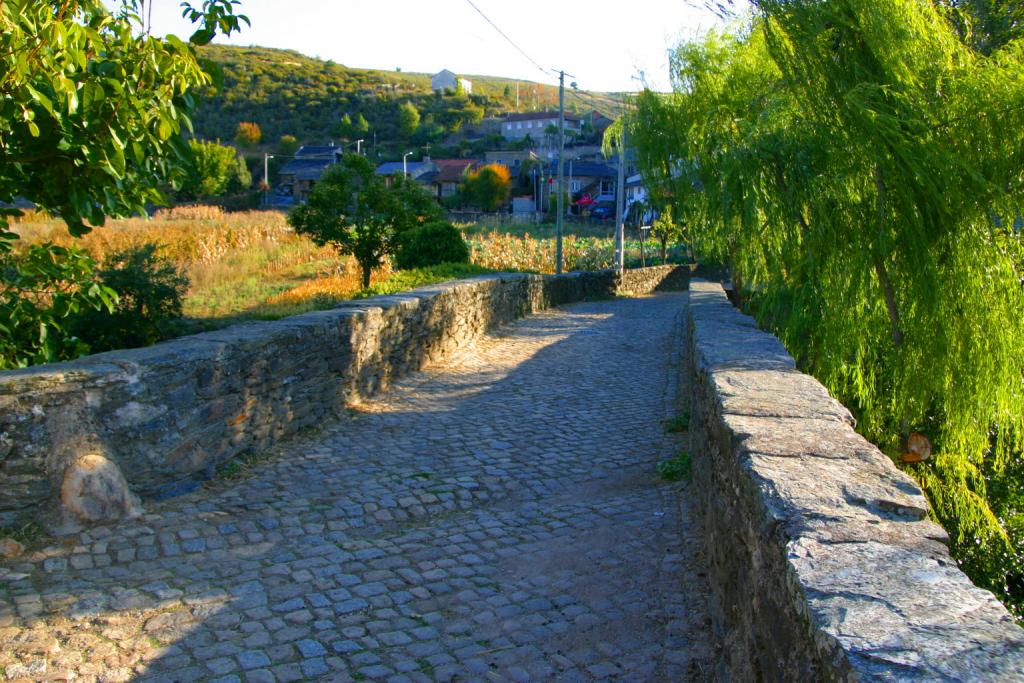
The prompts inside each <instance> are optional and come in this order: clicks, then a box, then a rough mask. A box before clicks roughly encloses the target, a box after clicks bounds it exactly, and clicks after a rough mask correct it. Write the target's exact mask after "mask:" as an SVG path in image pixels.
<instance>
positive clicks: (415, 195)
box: [389, 178, 444, 234]
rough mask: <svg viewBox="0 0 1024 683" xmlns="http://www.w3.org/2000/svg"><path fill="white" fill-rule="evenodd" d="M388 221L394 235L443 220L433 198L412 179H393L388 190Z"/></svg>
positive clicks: (440, 210)
mask: <svg viewBox="0 0 1024 683" xmlns="http://www.w3.org/2000/svg"><path fill="white" fill-rule="evenodd" d="M389 194H390V197H391V205H390V209H389V212H390V220H391V225H392V226H393V227H394V229H395V233H396V234H401V233H404V232H406V231H408V230H412V229H413V228H416V227H418V226H420V225H423V224H425V223H434V222H437V221H440V220H442V219H443V218H444V210H443V209H442V208H441V206H440V205H439V204H438V203H437V202H436V201H435V200H434V197H433V196H432V195H431V194H430V192H428V191H427V189H426V188H424V187H423V186H422V185H420V184H419V183H418V182H416V181H415V180H413V179H412V178H395V179H394V180H393V181H392V183H391V188H390V193H389Z"/></svg>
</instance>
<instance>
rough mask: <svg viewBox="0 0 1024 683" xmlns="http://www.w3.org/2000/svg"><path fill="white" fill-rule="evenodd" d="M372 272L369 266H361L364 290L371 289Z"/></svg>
mask: <svg viewBox="0 0 1024 683" xmlns="http://www.w3.org/2000/svg"><path fill="white" fill-rule="evenodd" d="M372 270H373V269H372V268H370V267H369V266H364V265H362V264H359V271H360V273H361V274H362V276H363V289H369V287H370V272H371V271H372Z"/></svg>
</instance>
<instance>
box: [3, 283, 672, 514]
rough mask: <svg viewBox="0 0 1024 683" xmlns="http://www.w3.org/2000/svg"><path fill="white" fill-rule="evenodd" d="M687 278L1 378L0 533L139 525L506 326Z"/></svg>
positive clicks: (277, 329)
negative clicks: (135, 518) (223, 472)
mask: <svg viewBox="0 0 1024 683" xmlns="http://www.w3.org/2000/svg"><path fill="white" fill-rule="evenodd" d="M688 276H689V269H688V268H685V267H673V266H662V267H655V268H646V269H638V270H631V271H627V272H626V273H625V274H624V275H623V276H621V277H620V276H619V275H618V274H616V273H615V272H613V271H601V272H594V273H569V274H565V275H559V276H540V275H523V274H501V275H493V276H482V277H478V278H474V279H470V280H462V281H458V282H450V283H445V284H440V285H435V286H430V287H423V288H420V289H417V290H413V291H410V292H407V293H404V294H401V295H396V296H383V297H375V298H372V299H365V300H362V301H354V302H348V303H345V304H342V305H340V306H338V307H336V308H333V309H331V310H327V311H319V312H314V313H308V314H305V315H299V316H295V317H292V318H286V319H283V320H278V321H273V322H253V323H246V324H242V325H236V326H233V327H229V328H226V329H223V330H218V331H215V332H208V333H205V334H199V335H194V336H190V337H183V338H179V339H176V340H173V341H170V342H166V343H162V344H157V345H156V346H151V347H148V348H143V349H133V350H127V351H115V352H110V353H102V354H96V355H93V356H88V357H85V358H81V359H78V360H76V361H73V362H69V363H57V364H52V365H44V366H37V367H34V368H28V369H25V370H17V371H10V372H2V373H0V526H6V525H9V524H11V523H13V522H14V521H15V520H16V519H17V518H19V517H21V516H23V515H24V514H26V513H33V512H35V511H38V510H43V511H46V512H49V513H50V514H51V516H53V517H54V518H53V519H50V520H48V521H49V522H51V525H52V526H56V527H59V526H60V525H61V524H67V525H74V524H80V523H83V522H84V523H88V522H101V521H109V520H111V519H116V518H118V517H119V516H123V515H125V514H132V513H133V512H135V511H137V510H138V508H139V499H138V496H142V497H143V498H145V497H157V498H159V497H163V496H167V495H172V494H174V493H177V492H181V491H184V490H188V489H189V488H194V487H195V486H196V485H197V483H198V482H199V481H200V480H201V479H203V478H205V477H209V476H211V475H212V474H213V472H214V470H215V468H216V467H218V466H220V465H223V464H225V463H227V462H228V461H230V460H231V459H232V458H233V457H236V456H238V455H239V454H243V453H246V452H259V451H262V450H265V449H267V448H270V447H272V446H273V445H274V444H275V443H277V442H278V441H280V440H281V439H283V438H285V437H287V436H289V435H291V434H294V433H296V432H298V431H300V430H303V429H305V428H310V427H315V426H316V425H319V424H321V423H322V422H323V421H324V420H327V419H330V418H331V417H334V416H338V415H341V414H343V412H344V408H345V406H347V405H350V404H354V403H358V402H359V401H360V400H361V399H362V398H364V397H368V396H372V395H373V394H375V393H376V392H378V391H380V390H382V389H384V388H386V387H387V386H388V385H389V384H390V382H391V381H392V380H394V379H396V378H398V377H401V376H403V375H406V374H408V373H410V372H413V371H416V370H418V369H420V368H422V367H423V366H424V365H425V364H426V363H428V362H430V361H432V360H437V359H439V358H442V357H444V356H446V355H448V354H451V353H452V352H454V351H456V350H458V349H459V348H460V347H462V346H464V345H466V344H469V343H471V342H472V341H473V340H474V339H476V338H477V337H479V336H480V335H481V334H483V333H485V332H486V331H488V330H491V329H493V328H495V327H497V326H499V325H502V324H504V323H508V322H510V321H512V320H514V319H515V318H518V317H522V316H525V315H529V314H530V313H533V312H536V311H539V310H542V309H545V308H548V307H550V306H555V305H558V304H562V303H568V302H572V301H579V300H583V299H588V298H598V297H606V296H614V295H616V294H620V293H628V294H640V293H647V292H651V291H653V290H655V289H656V288H659V287H662V288H663V287H668V286H675V287H679V288H685V286H686V282H687V280H688Z"/></svg>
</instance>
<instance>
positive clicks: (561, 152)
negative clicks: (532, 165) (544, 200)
mask: <svg viewBox="0 0 1024 683" xmlns="http://www.w3.org/2000/svg"><path fill="white" fill-rule="evenodd" d="M564 163H565V72H564V71H559V72H558V203H557V206H558V217H557V222H556V223H555V226H556V227H555V272H556V273H561V272H562V220H563V214H564V213H565V208H564V206H563V204H564V203H565V187H564V185H565V177H564V170H565V169H564V166H563V164H564Z"/></svg>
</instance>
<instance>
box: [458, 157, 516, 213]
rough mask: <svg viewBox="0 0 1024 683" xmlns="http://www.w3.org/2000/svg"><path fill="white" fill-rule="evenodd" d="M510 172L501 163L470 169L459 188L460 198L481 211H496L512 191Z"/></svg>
mask: <svg viewBox="0 0 1024 683" xmlns="http://www.w3.org/2000/svg"><path fill="white" fill-rule="evenodd" d="M511 178H512V176H511V174H510V173H509V171H508V168H506V167H505V166H503V165H501V164H487V165H486V166H484V167H482V168H479V169H477V170H475V171H470V172H469V173H468V174H467V175H466V176H465V178H463V181H462V185H461V187H460V188H459V194H460V195H462V198H463V199H464V200H465V201H466V202H468V203H469V204H472V205H473V206H475V207H477V208H478V209H480V210H482V211H496V210H498V209H499V208H500V207H501V206H502V205H503V204H504V203H505V202H507V201H508V196H509V193H510V192H511V191H512V181H511Z"/></svg>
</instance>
